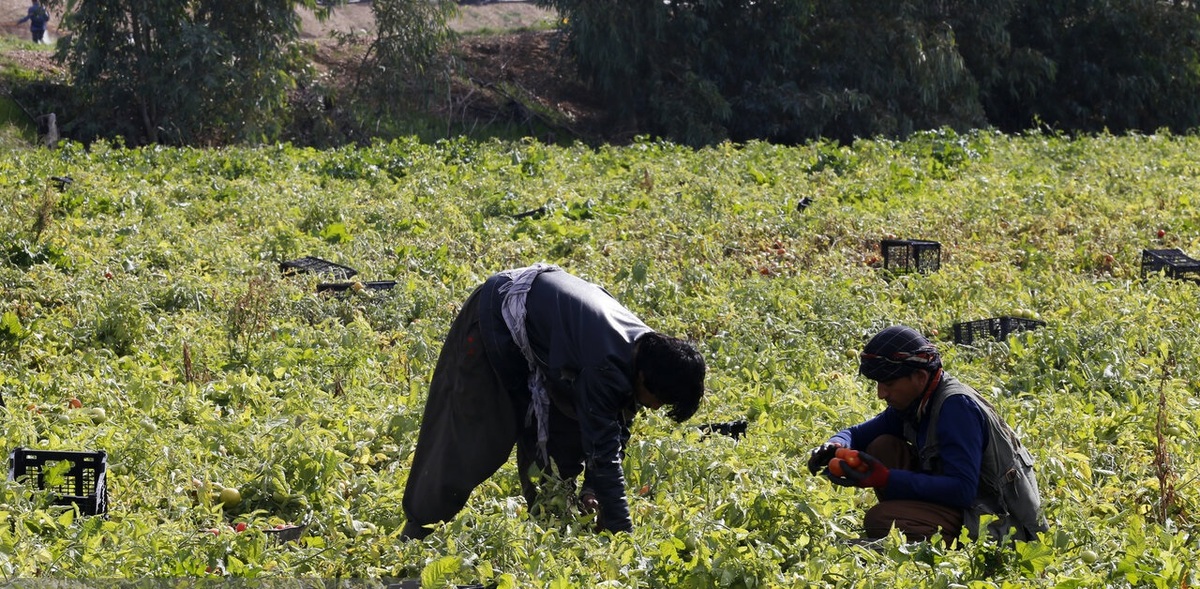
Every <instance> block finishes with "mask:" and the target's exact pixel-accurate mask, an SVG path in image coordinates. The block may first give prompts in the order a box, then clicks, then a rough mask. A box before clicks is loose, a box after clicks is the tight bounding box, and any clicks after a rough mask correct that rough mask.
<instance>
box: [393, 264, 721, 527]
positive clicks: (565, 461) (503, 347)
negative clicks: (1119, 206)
mask: <svg viewBox="0 0 1200 589" xmlns="http://www.w3.org/2000/svg"><path fill="white" fill-rule="evenodd" d="M704 372H705V365H704V357H703V356H701V355H700V353H699V352H697V351H696V349H695V348H693V347H692V345H691V344H689V343H687V342H685V341H683V340H680V339H677V338H674V337H670V336H666V335H662V334H659V333H657V332H655V331H654V330H652V329H650V328H649V327H647V326H646V325H645V324H644V323H642V321H641V320H640V319H638V318H637V317H636V316H635V315H634V314H633V313H632V312H631V311H629V310H628V309H626V308H625V307H623V306H622V305H621V304H620V303H618V302H617V300H616V299H615V298H613V297H612V295H610V294H609V293H608V292H607V291H605V290H604V289H603V288H601V287H599V286H597V285H595V284H592V283H590V282H587V281H585V280H583V279H581V278H577V277H575V276H573V275H571V274H568V273H567V272H565V271H563V270H562V269H560V268H558V267H556V266H550V265H546V264H535V265H533V266H530V267H528V268H520V269H516V270H508V271H505V272H501V273H499V274H496V275H494V276H492V277H491V278H489V279H488V280H487V281H486V282H484V284H483V285H482V286H480V287H478V288H476V289H475V291H474V292H473V293H472V294H471V296H470V297H469V298H468V299H467V301H466V302H465V303H464V304H463V307H462V310H461V311H460V312H459V314H458V317H457V318H455V320H454V322H453V324H452V325H451V326H450V331H449V333H448V334H447V335H446V340H445V343H444V344H443V345H442V351H441V353H440V355H439V357H438V361H437V367H436V368H435V369H434V372H433V377H432V379H431V381H430V384H429V398H428V400H427V401H426V403H425V413H424V417H423V418H422V421H421V431H420V433H419V435H418V437H417V447H416V450H415V453H414V455H413V462H412V468H411V470H410V471H409V475H408V483H407V485H406V486H405V489H404V501H403V505H404V513H405V516H406V519H407V522H406V523H405V526H404V530H403V532H402V533H403V535H404V537H406V538H410V539H419V538H424V537H426V536H428V535H429V534H430V533H431V532H432V530H431V529H430V528H429V526H430V525H432V524H436V523H438V522H444V521H449V520H450V519H451V518H453V517H454V516H455V515H456V514H457V513H458V512H459V511H461V510H462V508H463V507H464V506H465V505H466V503H467V498H468V497H469V495H470V494H471V491H472V490H474V489H475V487H477V486H479V485H480V484H481V483H483V482H484V481H485V480H487V479H488V477H490V476H492V474H493V473H495V472H496V471H497V470H498V469H499V468H500V467H501V466H502V465H503V464H504V463H505V462H507V461H508V458H509V455H510V454H511V453H512V450H513V446H514V445H515V446H516V448H517V453H516V454H517V473H518V475H519V476H520V479H521V490H522V492H523V494H524V495H525V498H526V500H527V502H528V503H529V505H531V506H532V505H534V501H535V500H536V498H537V494H538V491H539V489H538V484H537V483H536V482H535V480H533V479H534V477H531V475H530V469H531V467H536V468H537V469H540V470H541V471H542V472H544V473H549V472H552V470H551V463H553V467H554V469H556V470H557V473H558V476H559V477H560V478H561V479H562V480H563V481H566V482H567V483H568V486H569V487H570V488H574V483H575V479H576V478H577V477H578V475H579V474H580V473H583V475H584V477H583V479H584V480H583V490H582V492H581V493H580V496H579V497H578V500H579V502H580V503H581V505H582V507H583V509H584V510H585V511H593V512H595V511H598V523H599V527H601V528H603V529H607V530H609V531H613V532H621V531H629V530H631V529H632V528H633V524H632V522H631V520H630V517H629V506H628V504H627V502H626V498H625V476H624V473H623V472H622V466H621V461H622V458H623V457H624V451H625V445H626V443H627V442H628V440H629V426H630V424H631V422H632V420H633V417H634V415H635V414H636V413H637V411H638V410H639V409H640V408H642V407H648V408H650V409H658V408H659V407H661V406H663V405H669V406H670V407H671V409H670V411H669V412H668V415H669V416H670V417H671V418H672V419H674V420H675V421H677V422H679V421H683V420H686V419H687V418H689V417H691V416H692V415H693V414H695V412H696V410H697V408H698V407H699V405H700V400H701V398H702V397H703V395H704Z"/></svg>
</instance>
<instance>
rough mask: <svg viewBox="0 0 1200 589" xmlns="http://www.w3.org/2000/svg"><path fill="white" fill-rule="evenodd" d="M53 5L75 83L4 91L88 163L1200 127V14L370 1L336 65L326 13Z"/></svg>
mask: <svg viewBox="0 0 1200 589" xmlns="http://www.w3.org/2000/svg"><path fill="white" fill-rule="evenodd" d="M50 5H51V7H52V9H53V10H55V11H56V12H57V13H58V14H62V22H61V26H62V27H63V29H64V30H65V31H69V32H70V34H69V35H67V36H64V37H63V38H62V39H61V40H60V41H59V43H58V46H57V52H56V59H57V60H58V63H59V64H60V66H61V72H62V74H61V75H59V76H33V77H29V78H26V79H21V80H17V81H13V80H12V79H6V81H5V82H4V84H5V86H6V87H7V88H8V89H9V92H10V93H11V94H12V95H13V96H14V97H16V98H18V99H19V100H20V101H22V103H26V104H34V105H36V111H37V112H39V113H45V112H56V113H59V115H58V120H59V121H60V124H61V132H62V134H63V136H65V137H70V138H74V139H78V140H81V141H92V140H95V139H100V138H105V139H118V138H119V139H120V140H121V141H123V142H124V143H126V144H131V145H139V144H146V143H163V144H178V145H223V144H231V143H246V142H249V143H256V142H267V141H279V140H285V141H291V142H294V143H297V144H302V145H314V146H319V147H329V146H335V145H340V144H346V143H366V142H369V141H371V140H372V139H374V138H389V137H395V136H399V135H411V134H416V135H419V136H421V137H422V138H425V139H436V138H443V137H450V136H455V135H464V134H465V135H476V136H484V135H500V136H533V137H536V138H538V139H541V140H543V141H548V142H556V141H557V142H561V141H573V140H583V141H585V142H589V143H603V142H622V141H626V140H628V139H630V138H632V137H634V136H637V135H650V136H655V137H662V138H666V139H669V140H672V141H676V142H679V143H684V144H688V145H694V146H699V145H706V144H712V143H715V142H720V141H724V140H733V141H738V142H744V141H750V140H756V139H761V140H767V141H771V142H777V143H784V144H797V143H803V142H805V141H809V140H812V139H816V138H829V139H834V140H839V141H850V140H853V139H854V138H856V137H893V138H903V137H906V136H908V135H909V134H911V133H913V132H915V131H920V130H927V129H936V128H952V129H955V130H959V131H964V130H967V129H972V128H981V127H991V128H996V129H999V130H1001V131H1005V132H1020V131H1022V130H1025V129H1030V128H1034V127H1050V128H1054V129H1057V130H1061V131H1068V132H1084V133H1095V132H1105V131H1107V132H1112V133H1127V132H1145V133H1150V132H1155V131H1157V130H1160V129H1169V130H1171V131H1172V132H1175V133H1185V132H1190V131H1192V130H1194V129H1196V128H1197V127H1200V100H1198V99H1197V98H1196V97H1197V96H1200V51H1198V50H1200V6H1198V5H1197V4H1196V3H1194V2H1191V1H1184V0H1172V1H1148V0H1114V1H1109V2H1092V1H1082V0H989V1H963V2H946V1H944V0H943V1H939V0H916V1H885V2H878V1H870V2H867V1H862V0H834V1H830V0H823V1H817V0H773V1H768V2H763V1H762V0H682V1H681V0H672V1H669V2H596V1H594V0H538V2H537V6H539V7H542V8H545V9H548V10H551V11H553V12H554V13H555V14H557V15H559V16H560V17H561V18H560V19H558V20H557V24H558V27H559V28H557V29H555V30H533V31H521V32H518V33H508V34H504V35H500V34H491V35H489V34H487V33H488V32H487V31H485V32H484V33H483V34H478V33H477V34H472V35H470V36H464V35H459V34H456V32H455V31H453V30H452V29H451V28H450V26H449V22H450V20H451V19H452V18H453V16H454V11H455V10H456V8H457V6H456V5H455V4H453V3H451V2H446V1H442V2H429V1H427V0H375V1H374V2H372V3H371V4H370V6H371V10H372V13H373V16H374V25H375V27H374V29H373V30H372V31H370V33H369V34H363V35H342V36H341V37H340V39H339V44H338V47H339V48H340V51H341V53H340V58H339V59H336V60H332V61H329V60H328V59H327V58H328V57H329V53H328V51H326V52H325V53H322V51H321V50H320V49H318V50H315V51H314V49H313V48H312V46H311V45H308V44H305V43H301V42H300V41H301V40H300V38H299V32H300V19H299V17H298V16H297V14H298V13H297V11H298V9H300V10H312V11H316V12H317V13H320V12H321V11H322V10H323V7H322V6H319V5H318V4H317V3H316V1H315V0H263V1H259V2H244V1H241V0H208V1H204V2H201V1H199V0H107V1H106V2H102V3H101V2H83V3H74V4H72V5H71V10H69V11H66V10H65V8H67V6H66V2H65V1H64V0H51V1H50ZM335 10H336V9H335ZM493 33H496V32H493ZM322 59H326V61H327V62H328V63H326V66H327V67H325V68H323V69H322V68H315V67H314V64H319V63H320V62H321V61H322ZM510 72H519V73H520V75H508V74H509V73H510ZM11 77H12V76H11V75H6V78H11Z"/></svg>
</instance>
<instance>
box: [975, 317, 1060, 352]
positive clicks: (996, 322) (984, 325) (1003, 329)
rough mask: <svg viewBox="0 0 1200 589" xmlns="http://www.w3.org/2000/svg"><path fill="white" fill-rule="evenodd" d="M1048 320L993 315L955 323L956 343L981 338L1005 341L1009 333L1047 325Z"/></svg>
mask: <svg viewBox="0 0 1200 589" xmlns="http://www.w3.org/2000/svg"><path fill="white" fill-rule="evenodd" d="M1045 325H1046V322H1045V321H1041V320H1038V319H1025V318H1024V317H992V318H990V319H979V320H976V321H964V322H962V323H955V324H954V343H956V344H960V345H970V344H972V343H974V342H976V341H978V340H981V339H994V340H996V341H1004V340H1005V339H1007V338H1008V336H1009V334H1012V333H1017V332H1018V331H1028V330H1030V329H1037V328H1039V327H1045Z"/></svg>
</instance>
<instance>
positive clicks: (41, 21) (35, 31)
mask: <svg viewBox="0 0 1200 589" xmlns="http://www.w3.org/2000/svg"><path fill="white" fill-rule="evenodd" d="M25 21H29V35H30V36H31V37H33V42H34V43H41V42H42V38H43V37H44V36H45V35H46V23H48V22H50V13H49V12H46V7H45V6H42V3H41V2H39V1H38V0H32V3H31V4H30V5H29V11H28V12H26V14H25V18H22V19H21V20H19V21H17V24H22V23H24V22H25Z"/></svg>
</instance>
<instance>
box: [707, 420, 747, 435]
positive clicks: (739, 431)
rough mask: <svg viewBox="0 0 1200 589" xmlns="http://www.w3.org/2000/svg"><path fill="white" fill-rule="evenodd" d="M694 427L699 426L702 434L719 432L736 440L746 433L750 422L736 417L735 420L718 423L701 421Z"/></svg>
mask: <svg viewBox="0 0 1200 589" xmlns="http://www.w3.org/2000/svg"><path fill="white" fill-rule="evenodd" d="M696 427H697V428H699V429H700V432H701V433H703V434H704V435H708V434H720V435H722V436H729V437H731V438H733V439H735V440H737V439H740V438H741V437H742V436H744V435H746V430H747V429H748V428H749V427H750V424H749V423H747V422H746V420H745V419H738V420H735V421H722V422H719V423H702V424H700V425H698V426H696Z"/></svg>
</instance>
